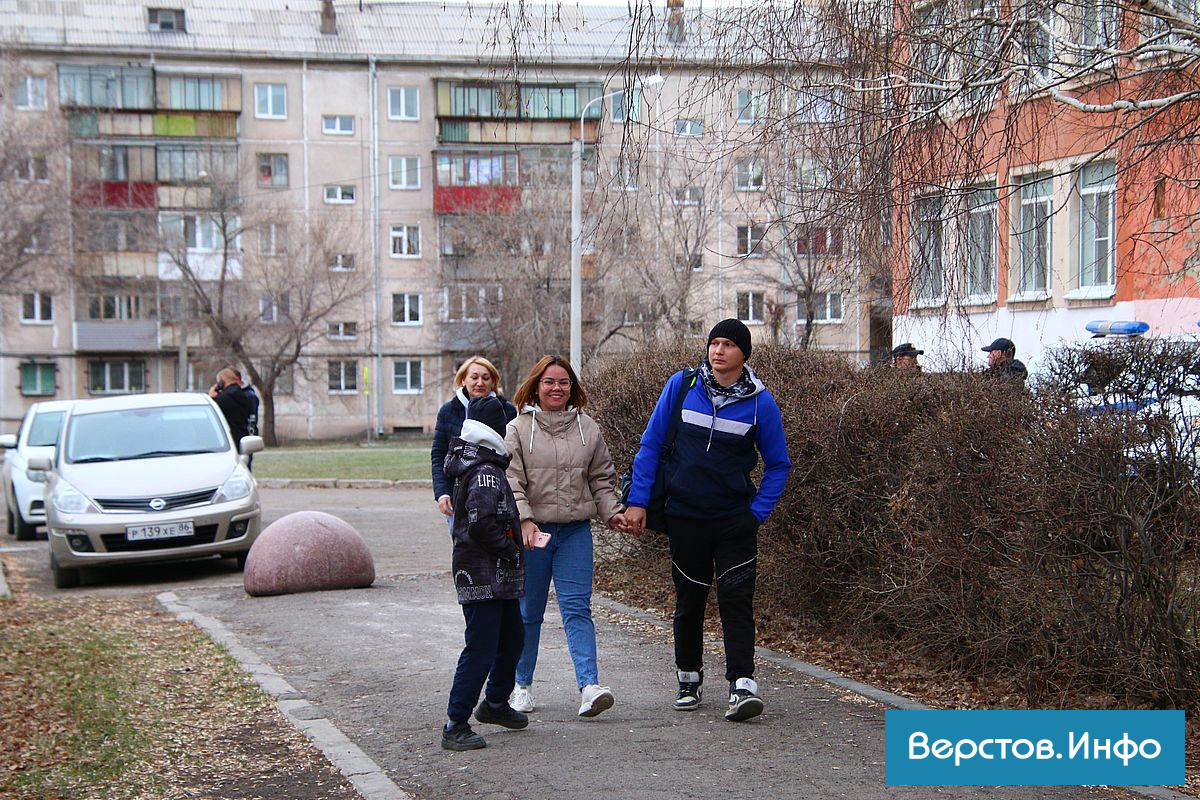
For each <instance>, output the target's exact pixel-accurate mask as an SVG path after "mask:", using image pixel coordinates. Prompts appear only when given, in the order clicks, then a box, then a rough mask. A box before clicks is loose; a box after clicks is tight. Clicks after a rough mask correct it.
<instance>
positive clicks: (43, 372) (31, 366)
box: [21, 361, 58, 396]
mask: <svg viewBox="0 0 1200 800" xmlns="http://www.w3.org/2000/svg"><path fill="white" fill-rule="evenodd" d="M57 371H58V367H57V366H55V365H54V364H48V363H38V362H35V361H28V362H25V363H23V364H21V394H23V395H26V396H30V395H52V394H54V390H55V385H54V384H55V373H56V372H57Z"/></svg>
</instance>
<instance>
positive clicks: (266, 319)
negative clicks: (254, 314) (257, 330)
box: [258, 292, 291, 325]
mask: <svg viewBox="0 0 1200 800" xmlns="http://www.w3.org/2000/svg"><path fill="white" fill-rule="evenodd" d="M290 299H291V298H290V297H289V295H288V293H287V292H283V293H282V294H279V295H274V294H264V295H259V298H258V321H259V322H261V323H263V324H264V325H273V324H275V323H276V322H279V321H280V320H281V319H284V318H285V317H286V316H287V313H288V307H289V305H290Z"/></svg>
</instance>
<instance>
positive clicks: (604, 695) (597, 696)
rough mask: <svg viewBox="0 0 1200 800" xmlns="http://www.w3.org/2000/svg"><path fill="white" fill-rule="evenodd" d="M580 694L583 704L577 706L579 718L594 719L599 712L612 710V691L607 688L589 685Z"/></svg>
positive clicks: (614, 700)
mask: <svg viewBox="0 0 1200 800" xmlns="http://www.w3.org/2000/svg"><path fill="white" fill-rule="evenodd" d="M580 692H581V693H582V695H583V703H582V704H581V705H580V706H579V716H581V717H594V716H596V715H597V714H599V713H600V712H601V711H607V710H608V709H610V708H612V706H613V703H615V702H616V698H615V697H613V693H612V690H611V689H609V688H608V687H607V686H597V685H596V684H594V683H589V684H588V685H587V686H585V687H583V689H581V690H580Z"/></svg>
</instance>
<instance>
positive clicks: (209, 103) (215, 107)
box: [167, 76, 225, 111]
mask: <svg viewBox="0 0 1200 800" xmlns="http://www.w3.org/2000/svg"><path fill="white" fill-rule="evenodd" d="M224 95H225V81H224V79H223V78H203V77H199V76H197V77H179V78H171V79H170V80H169V81H167V106H168V107H169V108H173V109H178V110H181V111H222V110H224V108H225V103H224Z"/></svg>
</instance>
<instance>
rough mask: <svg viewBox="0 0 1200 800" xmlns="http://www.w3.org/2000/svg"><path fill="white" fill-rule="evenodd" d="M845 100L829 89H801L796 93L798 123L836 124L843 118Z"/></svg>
mask: <svg viewBox="0 0 1200 800" xmlns="http://www.w3.org/2000/svg"><path fill="white" fill-rule="evenodd" d="M842 105H843V100H842V97H841V96H840V94H839V93H838V91H837V90H836V89H833V88H829V87H821V88H813V89H801V90H800V91H798V92H797V93H796V119H797V121H798V122H817V123H821V122H834V121H836V120H839V119H841V117H842Z"/></svg>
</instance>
